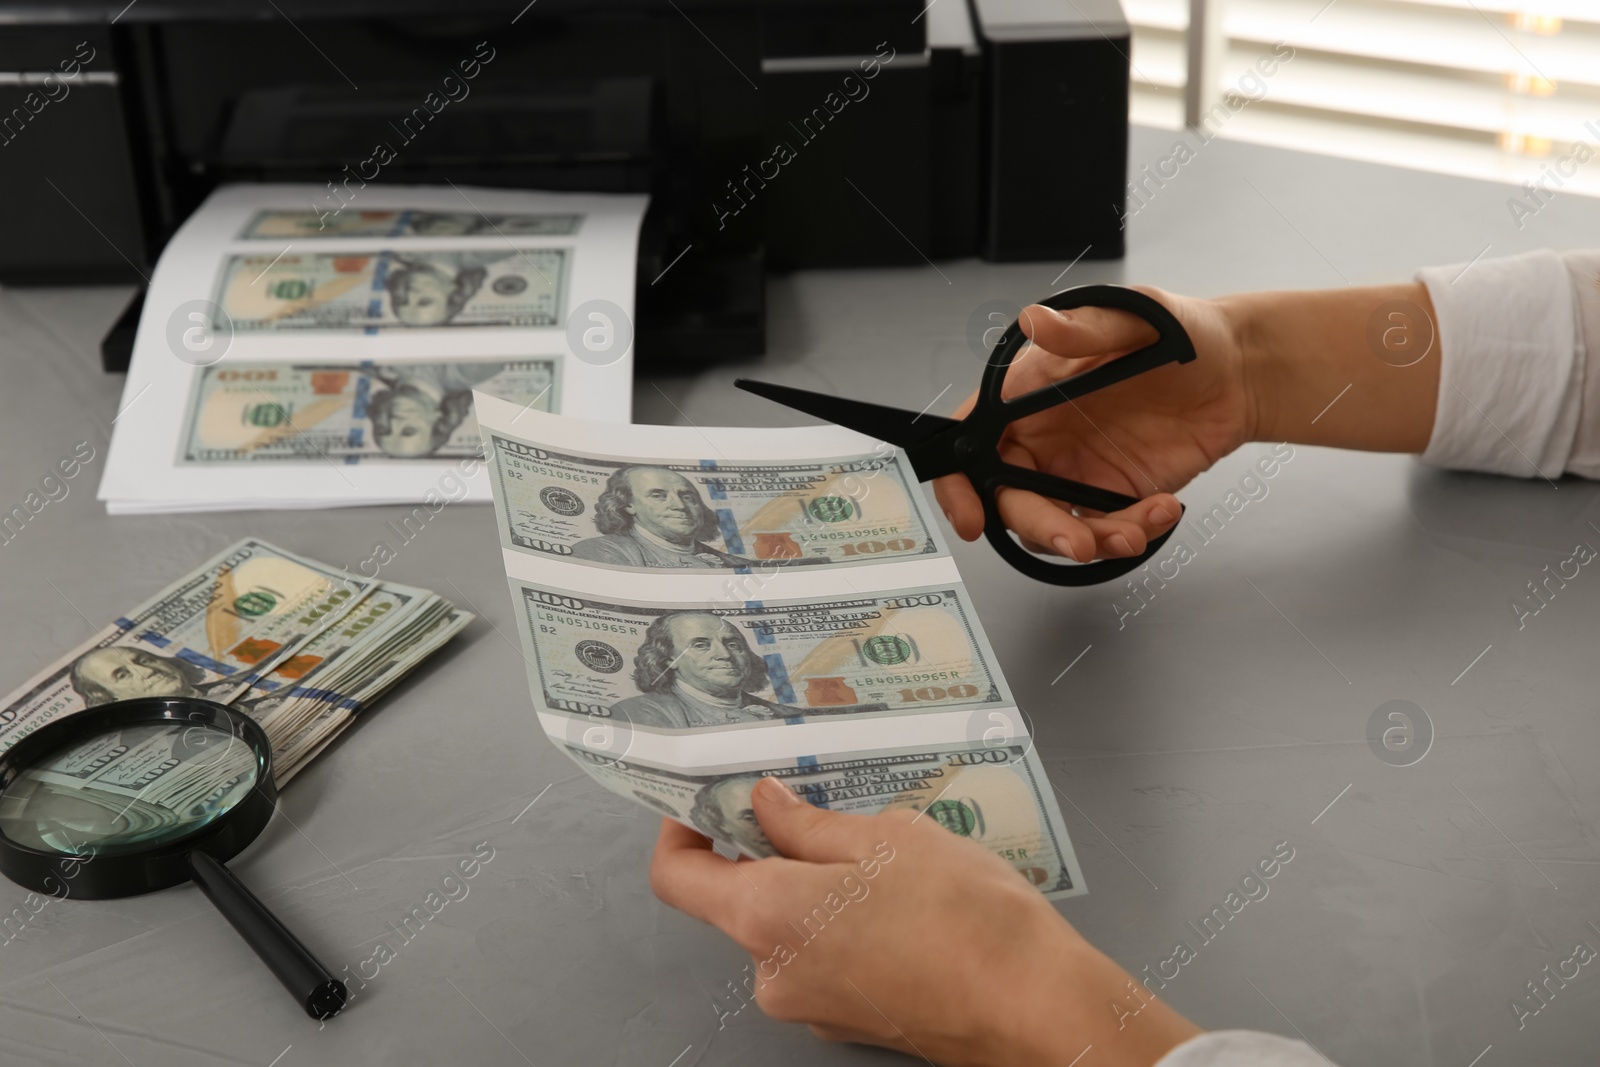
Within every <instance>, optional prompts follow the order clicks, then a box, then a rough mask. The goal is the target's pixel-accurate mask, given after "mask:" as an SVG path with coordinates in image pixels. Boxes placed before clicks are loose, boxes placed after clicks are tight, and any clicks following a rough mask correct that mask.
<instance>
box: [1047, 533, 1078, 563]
mask: <svg viewBox="0 0 1600 1067" xmlns="http://www.w3.org/2000/svg"><path fill="white" fill-rule="evenodd" d="M1050 543H1051V544H1052V545H1054V546H1055V549H1056V551H1057V552H1059V553H1061V554H1062V555H1063V556H1066V557H1067V558H1068V559H1077V558H1078V555H1077V553H1076V552H1073V551H1072V542H1071V541H1068V540H1067V538H1066V535H1065V534H1060V535H1058V536H1057V537H1056V538H1055V539H1054V540H1052V541H1051V542H1050Z"/></svg>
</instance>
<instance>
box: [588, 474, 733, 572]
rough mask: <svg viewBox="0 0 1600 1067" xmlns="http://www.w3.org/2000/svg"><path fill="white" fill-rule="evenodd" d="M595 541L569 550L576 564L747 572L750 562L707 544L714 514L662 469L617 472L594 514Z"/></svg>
mask: <svg viewBox="0 0 1600 1067" xmlns="http://www.w3.org/2000/svg"><path fill="white" fill-rule="evenodd" d="M594 526H595V529H596V530H598V531H599V534H600V536H598V537H590V538H587V539H585V540H582V541H579V542H578V543H577V544H575V545H573V546H572V555H573V557H574V558H576V559H586V560H591V561H593V562H595V563H610V564H613V565H615V566H619V567H717V568H726V567H748V566H751V565H752V564H753V563H754V561H753V560H748V559H745V558H744V557H742V556H735V555H731V554H729V553H727V552H723V551H721V550H719V549H716V548H713V547H711V545H710V544H709V543H708V542H709V541H710V540H711V539H713V538H715V537H716V536H717V516H716V513H715V512H713V511H712V510H711V508H710V507H708V506H707V505H706V502H705V500H703V499H702V498H701V496H700V490H699V489H697V488H695V486H694V483H693V482H691V481H689V479H687V478H685V477H684V476H683V475H681V474H679V473H678V472H676V471H670V470H667V469H665V468H663V467H644V466H633V467H622V468H620V469H618V470H617V471H615V472H613V473H612V475H611V477H610V478H608V479H607V480H606V487H605V491H604V492H602V493H601V494H600V500H599V503H597V504H596V505H595V509H594Z"/></svg>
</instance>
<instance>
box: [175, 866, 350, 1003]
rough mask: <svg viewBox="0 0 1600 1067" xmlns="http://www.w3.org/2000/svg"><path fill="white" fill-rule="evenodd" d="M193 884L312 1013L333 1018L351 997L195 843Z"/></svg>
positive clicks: (302, 946) (339, 982)
mask: <svg viewBox="0 0 1600 1067" xmlns="http://www.w3.org/2000/svg"><path fill="white" fill-rule="evenodd" d="M189 868H190V871H191V873H192V875H193V877H194V884H195V885H197V886H199V887H200V891H201V892H202V893H204V894H205V895H206V896H207V898H209V899H210V901H211V903H212V904H215V905H216V908H217V910H218V911H220V912H222V914H223V917H224V918H226V919H227V920H228V922H230V923H232V924H233V928H234V929H235V930H237V931H239V936H240V937H242V938H244V940H245V944H247V945H249V946H250V947H251V948H252V949H254V950H255V954H256V955H257V956H260V957H261V962H262V963H265V964H266V965H267V966H268V967H270V968H271V969H272V973H273V974H275V975H277V976H278V981H280V982H282V983H283V987H284V988H285V989H287V990H288V991H289V992H290V993H291V994H293V995H294V998H295V1000H297V1001H299V1002H300V1005H301V1006H302V1007H304V1008H305V1010H306V1014H307V1015H309V1016H311V1017H312V1018H313V1019H331V1018H332V1017H333V1016H335V1015H337V1014H339V1012H340V1011H342V1010H343V1009H344V1006H345V1003H346V1001H348V1000H349V999H350V993H349V990H347V989H346V988H345V984H344V983H343V982H341V981H339V979H337V978H335V977H334V976H333V975H332V974H331V973H330V972H329V971H328V969H327V968H326V967H324V966H323V965H322V964H321V962H320V961H318V959H317V958H316V957H315V956H313V955H312V954H311V952H310V950H308V949H307V948H306V947H305V946H304V945H302V944H301V943H300V939H299V938H297V937H295V936H294V934H292V933H290V932H289V928H288V927H286V926H284V925H283V923H281V922H279V921H278V917H277V916H276V915H273V914H272V912H270V911H268V910H267V907H266V905H265V904H263V903H261V901H259V900H257V899H256V895H255V894H254V893H252V892H250V890H249V889H247V888H245V885H244V883H243V882H241V881H239V879H237V878H235V877H234V875H233V872H232V871H230V870H228V868H227V867H226V866H224V865H223V864H222V863H221V862H219V861H218V860H216V859H215V858H213V857H212V856H210V855H208V854H206V853H204V852H201V851H200V850H199V849H196V850H195V851H193V852H191V853H189Z"/></svg>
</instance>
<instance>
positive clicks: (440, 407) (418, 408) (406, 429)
mask: <svg viewBox="0 0 1600 1067" xmlns="http://www.w3.org/2000/svg"><path fill="white" fill-rule="evenodd" d="M504 368H505V364H504V363H419V364H405V363H393V364H389V365H387V366H385V367H383V368H381V369H380V370H379V371H378V375H377V376H378V379H379V380H380V381H381V382H382V383H383V385H384V386H385V387H386V388H383V389H378V390H374V392H373V394H372V397H371V399H370V400H368V401H367V418H369V419H371V420H372V443H373V444H375V445H377V446H378V447H379V448H380V449H382V450H383V452H384V454H385V455H387V456H390V457H392V458H394V459H426V458H428V457H429V456H431V455H433V454H434V453H435V452H437V451H438V450H439V448H440V447H441V446H442V445H443V444H444V443H445V442H446V441H448V440H450V435H451V434H453V433H455V431H456V428H457V427H458V426H460V425H461V424H462V423H463V422H465V421H466V420H467V418H468V417H469V416H471V414H472V390H473V388H474V387H475V386H478V385H482V384H483V383H484V382H486V381H488V380H489V379H490V378H493V377H494V376H495V375H496V374H498V373H500V371H501V370H503V369H504Z"/></svg>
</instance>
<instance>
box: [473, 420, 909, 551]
mask: <svg viewBox="0 0 1600 1067" xmlns="http://www.w3.org/2000/svg"><path fill="white" fill-rule="evenodd" d="M486 437H487V440H488V443H489V446H490V450H491V451H492V453H493V455H494V458H495V462H494V466H493V469H492V471H491V478H492V481H493V489H494V502H495V515H496V518H497V519H498V520H499V523H500V543H501V545H502V547H505V548H510V549H516V550H520V551H523V552H527V553H530V554H533V555H542V556H547V557H551V558H562V559H571V560H576V561H581V562H583V563H587V564H591V565H593V564H598V565H601V566H608V567H619V568H624V569H630V570H634V569H637V570H645V569H655V568H665V569H668V570H697V569H705V568H712V569H723V570H727V569H731V568H737V567H750V566H753V565H760V566H763V567H766V566H780V567H781V566H804V565H811V564H834V565H838V564H870V563H880V562H884V561H886V560H891V559H903V558H908V557H916V556H926V555H932V554H936V553H938V552H939V551H941V549H940V547H939V543H938V541H937V540H936V539H935V538H934V536H933V530H932V524H931V520H930V519H929V517H928V513H927V501H926V500H925V499H924V497H923V495H922V493H921V491H920V490H919V489H918V488H917V485H916V476H915V475H914V474H913V473H911V472H910V470H909V469H908V468H907V466H906V463H905V460H904V458H903V457H902V456H900V455H899V454H898V453H895V452H893V451H888V452H885V453H876V454H866V455H860V456H855V457H849V458H844V459H817V460H805V459H796V460H788V461H777V460H775V461H747V462H740V461H739V460H737V459H728V458H717V459H711V458H670V459H667V458H656V457H631V458H621V457H613V456H597V455H586V454H583V453H580V452H576V451H568V450H565V449H559V448H549V447H544V446H542V445H538V444H535V443H533V442H531V441H528V440H525V439H522V438H519V437H516V436H514V435H513V434H510V433H507V432H504V431H502V430H498V429H495V430H490V431H488V432H487V433H486Z"/></svg>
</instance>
